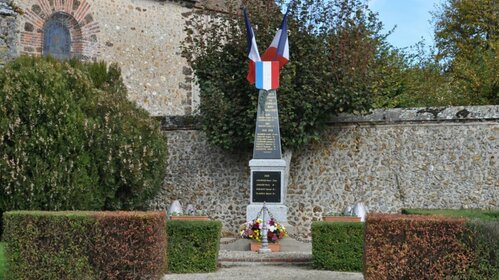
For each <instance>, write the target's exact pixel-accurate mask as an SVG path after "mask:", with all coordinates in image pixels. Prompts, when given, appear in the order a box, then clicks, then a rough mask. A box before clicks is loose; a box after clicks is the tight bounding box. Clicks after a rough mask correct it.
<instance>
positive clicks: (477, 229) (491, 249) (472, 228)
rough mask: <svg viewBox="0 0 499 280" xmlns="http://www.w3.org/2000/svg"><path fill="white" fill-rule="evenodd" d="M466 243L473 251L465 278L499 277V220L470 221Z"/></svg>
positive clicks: (485, 279) (467, 225)
mask: <svg viewBox="0 0 499 280" xmlns="http://www.w3.org/2000/svg"><path fill="white" fill-rule="evenodd" d="M466 228H467V231H466V232H467V235H466V236H465V237H464V243H465V244H466V246H467V247H468V249H469V251H470V252H471V253H472V254H471V258H472V262H471V263H470V265H469V267H468V269H467V270H466V273H465V277H464V278H465V279H483V280H487V279H499V221H469V222H467V223H466Z"/></svg>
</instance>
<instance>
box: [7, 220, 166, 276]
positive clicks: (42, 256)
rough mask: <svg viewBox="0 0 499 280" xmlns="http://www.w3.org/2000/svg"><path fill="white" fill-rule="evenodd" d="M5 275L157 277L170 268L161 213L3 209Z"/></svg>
mask: <svg viewBox="0 0 499 280" xmlns="http://www.w3.org/2000/svg"><path fill="white" fill-rule="evenodd" d="M4 221H5V224H4V225H5V228H4V229H5V232H4V238H5V242H6V251H5V258H6V264H7V266H6V273H5V279H7V280H15V279H16V280H17V279H46V280H52V279H53V280H59V279H68V280H72V279H75V280H87V279H89V280H90V279H120V280H122V279H155V278H159V277H160V276H161V275H162V274H164V273H165V272H166V254H165V251H164V249H165V248H166V233H165V230H164V228H165V221H166V217H165V213H163V212H149V213H146V212H42V211H29V212H28V211H15V212H6V213H4Z"/></svg>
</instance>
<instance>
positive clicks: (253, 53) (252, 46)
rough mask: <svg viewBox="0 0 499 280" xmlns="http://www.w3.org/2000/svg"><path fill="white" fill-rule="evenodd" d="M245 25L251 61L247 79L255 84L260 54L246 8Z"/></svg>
mask: <svg viewBox="0 0 499 280" xmlns="http://www.w3.org/2000/svg"><path fill="white" fill-rule="evenodd" d="M244 23H245V24H246V35H247V39H248V57H249V59H250V62H249V69H248V76H247V77H246V79H247V80H248V81H249V82H250V84H254V83H255V64H256V62H257V61H261V59H260V53H259V52H258V47H257V45H256V38H255V33H254V32H253V28H252V27H251V22H250V20H249V17H248V10H247V9H246V7H245V8H244Z"/></svg>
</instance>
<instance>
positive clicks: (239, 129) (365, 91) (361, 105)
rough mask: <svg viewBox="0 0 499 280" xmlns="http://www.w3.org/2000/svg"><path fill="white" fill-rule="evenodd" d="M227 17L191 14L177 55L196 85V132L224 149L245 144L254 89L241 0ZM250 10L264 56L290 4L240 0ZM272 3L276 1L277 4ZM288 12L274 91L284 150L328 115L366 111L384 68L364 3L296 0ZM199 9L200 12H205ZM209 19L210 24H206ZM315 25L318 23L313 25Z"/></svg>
mask: <svg viewBox="0 0 499 280" xmlns="http://www.w3.org/2000/svg"><path fill="white" fill-rule="evenodd" d="M228 2H233V4H232V7H231V5H228V6H229V7H228V9H230V8H233V9H234V10H233V11H234V12H233V13H229V14H222V13H219V14H210V15H209V22H207V17H206V16H204V15H198V14H195V15H194V16H193V17H192V19H190V20H189V21H188V25H187V26H186V28H187V37H186V39H185V41H184V44H183V54H184V56H186V58H187V59H188V61H189V62H190V64H191V66H192V68H193V70H194V72H195V74H196V77H197V80H198V82H199V88H200V97H201V103H200V117H201V125H202V129H203V130H204V131H205V132H206V136H207V138H208V140H209V141H210V143H212V144H216V145H218V146H220V147H222V148H224V149H232V150H240V149H241V147H250V146H251V145H252V143H253V140H254V134H253V132H254V131H255V115H256V108H257V102H258V90H257V89H255V87H254V86H250V85H249V84H248V81H247V80H246V75H247V70H248V59H247V47H248V46H247V40H246V34H245V32H241V30H245V27H244V20H243V19H242V17H241V16H240V12H238V10H239V9H240V7H239V1H237V3H236V4H234V3H235V2H234V1H228ZM242 2H243V4H247V6H248V8H249V9H250V11H249V12H250V13H251V20H252V23H253V27H258V30H256V29H255V30H256V32H257V35H256V36H257V40H258V44H259V47H260V51H261V53H262V54H263V52H264V50H265V48H266V47H267V46H268V45H269V44H270V42H271V41H272V38H273V36H274V35H275V32H276V27H278V26H279V24H280V21H281V19H282V13H281V10H280V9H279V5H283V6H284V2H289V1H282V0H279V1H274V0H272V1H269V0H261V1H260V0H259V1H254V0H253V1H249V0H244V1H242ZM276 2H277V3H278V4H277V5H276ZM291 5H292V7H291V10H290V13H289V21H288V28H289V41H290V45H289V47H290V55H291V60H290V63H288V64H287V65H286V67H284V68H283V69H282V71H281V75H280V81H281V86H280V87H279V89H278V94H277V99H278V103H279V120H280V124H279V125H280V135H281V140H282V144H283V146H284V147H285V148H291V149H298V148H301V147H303V146H304V145H305V144H308V143H310V142H311V141H313V140H317V139H318V138H319V137H320V134H321V132H322V131H323V129H324V127H325V125H326V122H327V120H328V119H329V116H331V115H334V114H338V113H341V112H357V113H358V112H365V111H367V110H369V109H370V106H371V99H372V96H373V92H375V91H376V92H378V91H386V90H387V89H386V86H385V83H383V82H382V80H384V79H385V76H386V73H385V72H384V71H383V69H381V68H382V66H381V65H384V64H386V63H388V62H386V63H385V60H386V58H385V57H386V55H384V54H383V51H382V50H384V49H386V48H387V47H386V46H385V45H386V38H385V37H386V36H384V35H383V34H382V31H381V30H382V25H381V23H380V21H379V20H378V18H377V15H376V14H375V13H373V12H372V11H370V10H369V7H368V6H367V4H366V3H365V1H362V0H333V1H331V0H307V1H304V0H298V1H293V2H292V4H291ZM203 12H204V11H203ZM207 23H208V24H207ZM319 23H320V24H319Z"/></svg>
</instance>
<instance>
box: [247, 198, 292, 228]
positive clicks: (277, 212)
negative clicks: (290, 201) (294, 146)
mask: <svg viewBox="0 0 499 280" xmlns="http://www.w3.org/2000/svg"><path fill="white" fill-rule="evenodd" d="M262 206H263V204H256V203H255V204H250V205H248V206H247V207H246V220H247V221H251V220H254V219H255V218H256V215H258V212H260V210H261V209H262ZM267 208H268V209H269V211H270V213H271V214H272V216H273V217H274V218H275V219H276V220H277V221H278V222H279V223H282V224H287V223H288V207H287V206H286V205H284V204H267ZM260 218H262V217H260ZM267 219H268V217H267Z"/></svg>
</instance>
